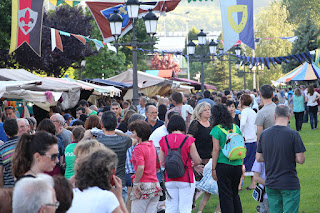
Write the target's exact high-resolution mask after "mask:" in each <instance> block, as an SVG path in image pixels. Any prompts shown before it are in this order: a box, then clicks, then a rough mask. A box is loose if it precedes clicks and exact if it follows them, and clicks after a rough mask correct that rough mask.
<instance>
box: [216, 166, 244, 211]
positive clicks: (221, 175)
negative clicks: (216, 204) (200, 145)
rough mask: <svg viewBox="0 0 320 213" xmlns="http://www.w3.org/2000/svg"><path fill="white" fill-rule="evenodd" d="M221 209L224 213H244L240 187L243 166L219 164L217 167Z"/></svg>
mask: <svg viewBox="0 0 320 213" xmlns="http://www.w3.org/2000/svg"><path fill="white" fill-rule="evenodd" d="M216 174H217V178H218V190H219V199H220V208H221V212H223V213H242V206H241V201H240V196H239V194H238V186H239V183H240V179H241V175H242V165H239V166H232V165H229V164H223V163H218V164H217V166H216Z"/></svg>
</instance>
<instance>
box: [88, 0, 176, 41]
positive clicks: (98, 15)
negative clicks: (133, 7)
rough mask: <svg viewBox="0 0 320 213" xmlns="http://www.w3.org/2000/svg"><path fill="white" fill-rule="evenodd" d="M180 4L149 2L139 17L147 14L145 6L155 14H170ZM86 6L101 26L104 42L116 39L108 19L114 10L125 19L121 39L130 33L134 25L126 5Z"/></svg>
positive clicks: (115, 3) (141, 10)
mask: <svg viewBox="0 0 320 213" xmlns="http://www.w3.org/2000/svg"><path fill="white" fill-rule="evenodd" d="M179 3H180V0H171V1H157V2H150V3H149V4H148V2H144V5H142V6H141V7H140V9H139V17H142V16H144V15H145V14H147V12H148V10H147V8H146V7H145V5H149V7H148V8H150V7H151V8H153V12H169V11H172V10H174V9H175V8H176V7H177V5H178V4H179ZM86 4H87V5H88V7H89V8H90V10H91V13H92V15H93V16H94V18H95V20H96V22H97V24H98V26H99V29H100V32H101V34H102V37H103V41H104V42H106V43H107V42H112V41H114V38H113V36H112V34H111V29H110V24H109V21H108V18H109V17H110V15H111V14H112V13H113V11H114V10H119V14H120V15H121V16H122V18H123V22H122V33H121V35H120V37H121V36H124V35H125V34H126V33H127V32H129V31H130V30H131V29H132V23H131V21H130V20H129V16H128V11H127V7H126V5H125V3H123V2H94V1H87V2H86ZM150 5H151V6H150ZM142 8H143V9H142Z"/></svg>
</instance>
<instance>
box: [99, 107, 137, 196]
mask: <svg viewBox="0 0 320 213" xmlns="http://www.w3.org/2000/svg"><path fill="white" fill-rule="evenodd" d="M101 123H102V126H103V128H102V130H103V132H104V136H101V137H99V138H97V140H98V141H99V142H100V143H102V144H104V145H105V146H106V147H108V148H110V149H112V150H113V151H114V152H115V153H116V154H117V156H118V160H119V161H118V166H117V170H116V175H117V176H118V177H119V178H120V179H121V180H122V186H123V197H124V198H126V191H125V190H126V189H125V184H126V181H125V162H126V152H127V149H128V148H130V147H131V146H132V145H134V144H133V143H132V140H131V138H129V137H128V136H124V135H117V134H116V133H115V129H116V127H117V118H116V115H115V113H114V112H111V111H107V112H104V113H103V115H102V118H101ZM124 200H125V201H126V199H124Z"/></svg>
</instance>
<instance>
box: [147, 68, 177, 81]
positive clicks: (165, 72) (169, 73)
mask: <svg viewBox="0 0 320 213" xmlns="http://www.w3.org/2000/svg"><path fill="white" fill-rule="evenodd" d="M146 73H148V74H150V75H154V76H158V77H161V78H166V79H170V78H172V77H174V71H173V70H146Z"/></svg>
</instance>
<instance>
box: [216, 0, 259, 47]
mask: <svg viewBox="0 0 320 213" xmlns="http://www.w3.org/2000/svg"><path fill="white" fill-rule="evenodd" d="M220 6H221V17H222V27H223V40H224V45H223V46H224V52H226V51H228V50H229V49H230V48H231V47H232V46H233V45H234V44H235V43H236V42H237V41H238V40H240V41H242V42H243V43H244V44H246V45H248V46H249V47H250V48H252V49H254V48H255V47H254V41H255V39H254V30H253V0H220Z"/></svg>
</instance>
